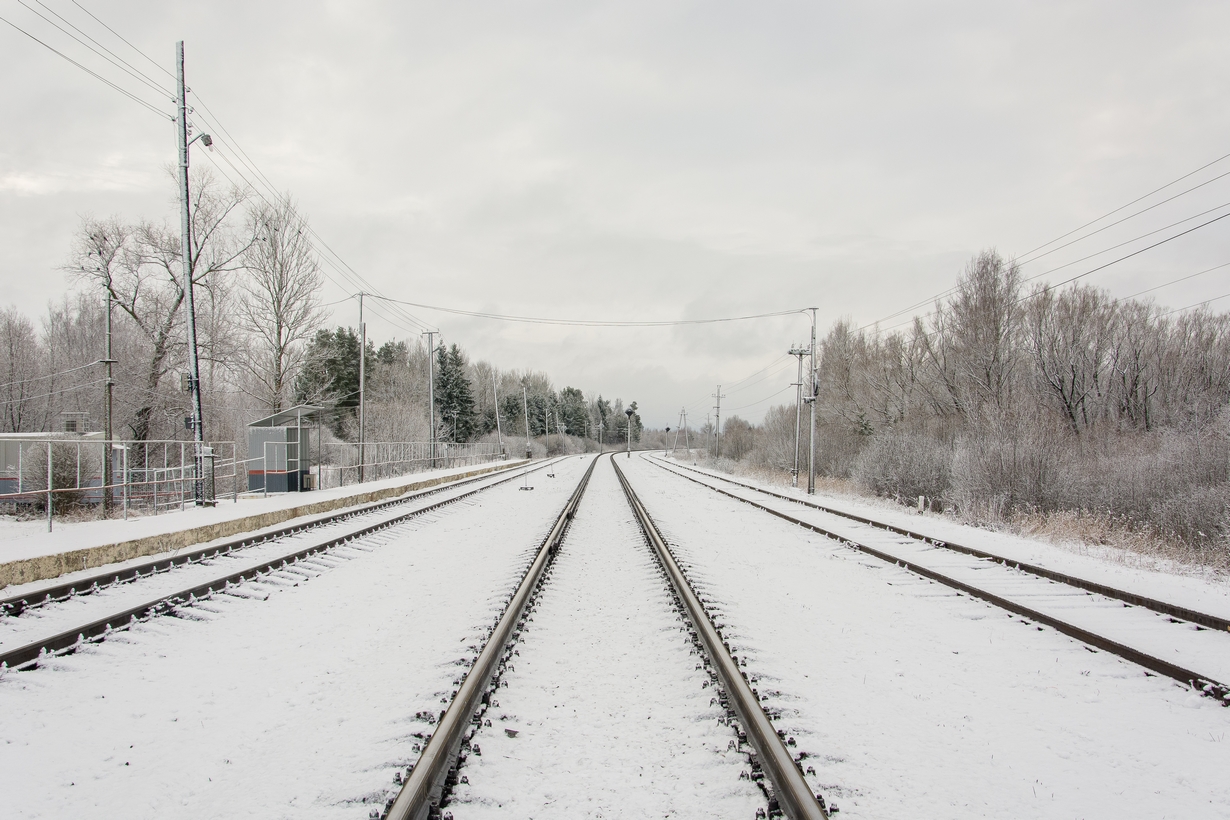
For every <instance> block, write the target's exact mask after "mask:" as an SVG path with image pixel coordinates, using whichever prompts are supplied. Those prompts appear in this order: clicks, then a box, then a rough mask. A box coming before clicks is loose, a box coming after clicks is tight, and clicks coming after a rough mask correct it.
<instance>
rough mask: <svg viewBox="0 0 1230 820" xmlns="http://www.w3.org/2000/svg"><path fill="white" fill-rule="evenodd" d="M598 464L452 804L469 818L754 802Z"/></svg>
mask: <svg viewBox="0 0 1230 820" xmlns="http://www.w3.org/2000/svg"><path fill="white" fill-rule="evenodd" d="M666 584H667V582H666V581H665V580H664V579H663V578H662V577H661V575H660V574H659V571H658V568H657V564H656V563H655V561H654V558H653V556H652V554H651V553H650V551H649V547H648V546H647V545H646V544H645V541H644V538H643V537H642V535H641V533H640V530H639V528H638V527H637V525H636V523H635V520H634V518H633V516H632V512H631V510H630V509H629V507H628V503H627V500H626V499H625V498H624V495H623V491H622V490H621V489H620V487H619V484H618V481H617V480H616V478H615V473H614V470H612V468H611V465H610V463H609V461H608V460H607V459H603V460H602V461H600V462H599V464H598V466H597V468H596V469H595V471H594V475H593V478H592V479H591V480H590V483H589V488H588V489H587V491H586V494H585V497H584V498H583V499H582V501H581V504H580V507H579V509H578V512H577V516H576V518H575V520H574V521H573V523H572V525H571V528H570V529H569V531H568V535H567V538H566V540H565V541H564V545H563V548H562V549H561V551H560V553H559V554H558V556H557V557H556V559H555V564H554V571H553V576H552V579H551V581H550V582H549V583H548V584H547V586H546V587H545V589H544V591H543V592H542V593H541V595H540V597H539V601H538V605H537V611H536V612H535V613H534V614H533V616H532V621H531V622H530V623H528V624H527V627H528V628H527V629H526V630H524V632H523V637H522V638H521V640H520V642H519V644H518V652H519V653H520V654H519V656H517V657H515V658H514V664H513V669H512V671H509V672H506V673H505V675H504V678H503V680H504V681H506V682H507V686H506V688H501V689H500V690H499V691H498V695H497V701H498V703H499V706H498V707H493V708H491V709H489V710H488V712H487V717H488V719H490V720H491V722H492V726H491V728H487V729H483V730H481V731H480V732H479V734H478V736H477V737H476V738H475V740H474V742H475V743H477V744H478V745H479V746H480V748H481V755H475V754H471V755H470V756H469V757H468V759H467V761H466V764H465V766H464V767H463V768H462V769H461V774H462V775H465V776H466V777H467V778H468V780H469V784H468V785H467V784H464V783H463V784H461V785H459V786H458V788H457V791H456V792H455V797H454V801H453V802H450V804H449V810H450V811H451V812H452V813H453V816H454V817H456V818H457V820H467V818H496V817H500V818H503V817H533V818H538V819H539V820H545V818H580V817H629V818H646V817H679V818H685V817H694V818H709V817H742V818H746V820H751V818H752V817H753V816H754V815H755V812H756V808H757V807H758V806H762V805H763V798H762V796H761V794H760V792H759V790H758V789H757V788H755V787H754V785H753V784H752V783H751V781H749V780H740V779H739V774H740V772H741V771H742V770H743V769H744V768H746V764H747V761H746V758H744V757H743V756H742V755H740V754H739V753H738V752H737V751H734V750H728V746H729V744H730V742H731V741H732V740H733V739H734V738H735V733H734V732H733V730H732V729H731V728H730V727H728V726H726V725H725V724H724V722H721V721H722V720H723V718H724V713H723V711H722V710H720V709H719V708H718V707H717V706H715V705H711V703H710V700H711V698H712V696H713V691H714V690H712V689H710V688H708V687H707V684H708V680H709V679H708V676H707V675H705V673H704V672H702V671H698V670H697V669H696V665H697V662H698V658H697V656H696V655H695V653H694V651H693V650H692V648H691V644H690V643H689V642H688V640H687V634H686V632H685V631H684V630H683V628H682V627H683V620H682V618H681V616H680V615H679V614H678V612H677V611H676V610H675V609H674V607H673V603H672V601H671V598H670V595H669V593H668V591H667V586H666Z"/></svg>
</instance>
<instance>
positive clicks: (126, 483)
mask: <svg viewBox="0 0 1230 820" xmlns="http://www.w3.org/2000/svg"><path fill="white" fill-rule="evenodd" d="M121 469H123V471H124V476H123V478H124V520H125V521H127V520H128V445H127V444H125V445H124V456H123V463H122V467H121Z"/></svg>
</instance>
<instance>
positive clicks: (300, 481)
mask: <svg viewBox="0 0 1230 820" xmlns="http://www.w3.org/2000/svg"><path fill="white" fill-rule="evenodd" d="M323 413H324V408H323V407H316V406H314V405H310V404H300V405H298V406H296V407H291V408H290V409H288V410H282V411H280V412H277V413H274V414H273V415H272V416H267V417H265V418H263V419H258V420H257V421H254V422H252V423H251V424H249V425H248V492H265V493H299V492H304V491H307V490H311V489H314V488H315V486H316V478H317V476H316V475H315V474H313V473H312V467H313V466H315V465H314V463H313V454H314V453H320V442H321V423H322V415H323ZM313 434H315V435H314V436H313ZM313 437H314V438H315V440H316V444H315V447H313V446H312V439H313Z"/></svg>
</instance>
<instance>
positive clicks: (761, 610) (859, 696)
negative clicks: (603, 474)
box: [621, 459, 1230, 818]
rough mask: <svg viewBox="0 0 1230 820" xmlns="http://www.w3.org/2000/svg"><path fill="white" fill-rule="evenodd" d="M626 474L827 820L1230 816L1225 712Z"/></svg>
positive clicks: (836, 550)
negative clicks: (721, 628) (790, 743)
mask: <svg viewBox="0 0 1230 820" xmlns="http://www.w3.org/2000/svg"><path fill="white" fill-rule="evenodd" d="M624 464H627V465H628V466H627V467H626V471H627V473H628V475H629V479H630V480H631V481H632V483H633V486H634V487H635V489H636V490H637V492H638V494H639V495H640V496H641V499H642V501H643V502H644V503H645V505H646V507H647V508H648V510H649V512H650V514H651V515H652V516H653V517H654V519H655V521H656V522H657V524H658V526H659V527H660V528H661V529H662V531H663V533H664V535H665V537H666V538H667V539H668V541H669V542H670V544H671V547H672V549H673V550H674V552H675V555H676V558H677V559H678V560H680V561H681V563H683V564H684V566H685V567H689V568H690V569H689V572H690V575H691V579H692V582H693V584H694V585H695V586H696V587H697V592H698V593H699V594H701V595H702V596H703V597H706V598H708V599H711V600H712V601H713V604H712V606H711V611H713V612H715V613H716V617H717V619H718V620H719V621H722V622H724V623H725V634H726V636H727V637H728V638H730V641H731V648H732V651H734V652H736V653H737V654H738V655H739V656H740V657H745V656H746V657H747V658H748V660H749V665H748V670H749V673H750V676H751V678H752V679H753V680H754V685H756V686H758V687H759V690H760V693H761V695H762V697H763V698H764V701H765V706H766V707H767V709H769V710H770V712H771V713H772V712H774V711H778V710H779V711H780V717H779V718H778V719H777V726H778V727H779V728H781V729H784V730H786V731H787V732H788V733H789V734H790V735H791V736H793V737H795V738H796V740H797V742H798V749H799V750H800V751H803V752H805V753H807V755H808V757H807V758H806V759H805V760H804V763H803V765H804V766H813V767H814V768H815V770H816V774H815V775H809V778H808V779H809V781H810V782H811V783H812V784H813V786H815V787H816V789H817V790H819V791H821V792H822V793H824V794H825V796H826V798H828V799H829V800H830V801H831V802H836V803H837V804H838V805H839V806H840V808H841V812H842V813H841V815H839V817H851V818H858V817H866V818H892V817H937V818H938V817H943V818H984V817H1062V818H1103V817H1116V818H1118V817H1158V818H1160V817H1185V818H1214V817H1223V818H1224V817H1227V816H1230V777H1227V776H1226V772H1227V771H1230V709H1227V708H1224V707H1221V706H1218V705H1217V704H1216V703H1215V702H1213V701H1212V700H1211V699H1209V698H1205V697H1202V696H1200V695H1197V694H1195V693H1192V692H1191V691H1189V690H1187V689H1186V688H1184V687H1182V686H1179V685H1177V684H1175V683H1174V682H1173V681H1171V680H1169V679H1167V678H1161V677H1150V676H1146V675H1145V674H1144V673H1143V670H1141V668H1140V667H1137V666H1135V665H1134V664H1131V663H1128V662H1126V661H1122V660H1120V659H1118V658H1116V657H1114V656H1112V655H1109V654H1106V653H1102V652H1091V651H1090V650H1089V649H1088V648H1087V647H1085V646H1084V645H1083V644H1081V643H1079V642H1077V641H1074V640H1071V639H1069V638H1067V637H1065V636H1063V635H1060V634H1058V633H1056V632H1054V631H1053V630H1050V629H1040V628H1039V627H1037V626H1033V625H1026V624H1024V623H1022V622H1021V619H1019V618H1016V617H1013V616H1010V615H1009V614H1007V613H1005V612H1004V611H1003V610H1000V609H998V608H996V607H993V606H991V605H989V604H986V603H983V602H981V601H978V600H974V599H971V598H969V597H966V596H958V595H957V594H956V593H955V592H954V591H952V590H950V589H948V588H947V587H944V586H941V585H939V584H935V583H932V582H929V581H927V580H925V579H922V578H920V577H919V576H917V575H915V574H912V573H910V572H908V571H906V570H903V569H900V568H898V567H895V566H892V565H889V564H886V563H884V562H882V561H880V560H878V559H875V558H872V557H870V556H865V555H862V554H860V553H858V552H856V551H854V550H852V549H850V548H846V547H842V546H840V545H839V544H838V543H837V542H835V541H833V540H830V539H827V538H823V537H821V536H819V535H817V534H815V533H812V532H809V531H806V530H804V529H802V528H800V527H797V526H794V525H791V524H789V523H787V522H785V521H782V520H780V519H778V518H776V517H773V516H770V515H768V514H767V513H763V512H760V511H757V510H754V509H753V508H751V507H749V506H747V505H745V504H742V503H740V502H738V501H735V500H733V499H729V498H726V497H723V496H719V495H718V494H716V493H714V492H712V491H711V490H707V489H705V488H704V487H700V486H698V485H696V484H694V483H692V482H689V481H687V480H685V479H683V478H681V477H678V476H675V475H671V474H670V473H668V472H667V471H665V470H663V469H661V468H660V467H657V466H654V465H652V464H650V463H647V462H645V461H643V460H641V459H631V460H630V463H629V462H621V466H623V465H624ZM911 523H915V522H911ZM953 540H961V539H960V538H957V537H956V536H955V535H954V536H953ZM966 540H967V541H968V540H971V539H966ZM971 545H972V544H971ZM979 546H981V545H979Z"/></svg>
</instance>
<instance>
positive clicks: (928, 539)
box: [649, 456, 1230, 632]
mask: <svg viewBox="0 0 1230 820" xmlns="http://www.w3.org/2000/svg"><path fill="white" fill-rule="evenodd" d="M649 458H650V461H653V462H654V463H656V464H659V465H661V466H662V467H665V468H667V469H674V470H686V471H687V472H689V473H692V474H695V475H697V476H700V477H702V478H704V479H708V480H710V481H712V480H715V479H716V480H717V481H720V482H722V483H724V484H727V485H734V486H735V487H739V488H741V489H744V490H751V491H753V492H755V493H757V494H758V495H767V496H771V497H773V498H777V499H780V500H782V501H789V502H791V503H793V504H801V505H802V506H804V507H811V508H812V509H815V510H819V511H820V512H824V513H829V514H830V515H835V516H838V517H840V518H848V519H849V520H851V521H857V522H859V523H860V524H867V525H868V526H871V527H875V528H876V529H881V530H885V531H887V532H891V533H894V534H896V535H904V536H906V537H907V538H912V539H914V540H916V541H922V542H924V544H925V546H924V549H925V548H926V547H936V548H939V549H947V550H952V551H954V552H960V553H964V554H965V555H970V556H973V557H974V558H978V559H981V560H984V561H994V562H995V563H997V564H1002V565H1004V566H1007V567H1011V568H1013V569H1016V570H1019V571H1021V572H1028V573H1030V574H1031V575H1037V576H1038V577H1039V578H1045V579H1047V580H1048V581H1057V582H1059V583H1061V584H1067V585H1068V586H1072V587H1076V588H1077V589H1083V590H1085V591H1086V592H1095V593H1097V594H1099V595H1103V596H1105V597H1107V598H1114V599H1115V600H1118V601H1123V602H1124V603H1125V604H1130V605H1132V606H1142V607H1144V608H1145V609H1151V610H1153V611H1154V612H1157V613H1160V614H1162V615H1169V616H1171V617H1174V618H1180V619H1182V620H1184V621H1190V622H1191V623H1194V624H1199V625H1200V626H1203V627H1207V628H1209V629H1216V630H1219V631H1223V632H1230V618H1225V617H1222V616H1220V615H1215V614H1211V613H1208V612H1200V611H1198V610H1195V609H1191V608H1189V607H1186V606H1181V605H1179V604H1176V603H1173V602H1171V601H1162V600H1158V599H1157V598H1151V597H1149V596H1147V595H1141V594H1139V593H1136V592H1130V591H1128V590H1123V589H1116V588H1115V587H1112V586H1110V585H1108V584H1102V583H1098V582H1097V581H1091V580H1089V579H1088V578H1081V577H1079V576H1076V575H1072V574H1070V573H1066V572H1057V571H1056V570H1053V569H1048V568H1047V567H1042V566H1037V565H1035V564H1030V563H1028V562H1025V561H1018V560H1016V559H1013V558H1008V557H1005V556H1003V555H998V554H996V553H992V552H987V551H986V550H980V549H977V548H975V547H968V546H965V545H963V544H958V543H956V542H955V541H950V540H947V539H943V538H937V537H936V536H934V535H927V534H925V533H921V532H915V531H914V530H912V529H909V528H908V527H901V526H898V525H896V524H891V523H889V522H887V521H879V520H876V519H874V518H868V517H867V516H863V515H858V514H856V513H852V512H849V511H848V510H838V509H835V508H833V507H827V506H825V505H823V504H818V503H816V502H814V501H809V500H806V499H802V498H799V497H797V496H791V495H787V494H785V493H779V492H775V491H773V490H769V489H766V488H764V487H757V486H755V485H753V484H748V483H747V482H744V481H737V480H735V479H733V478H730V477H729V476H724V475H719V474H717V473H713V472H709V471H706V470H698V469H696V468H695V467H689V466H687V465H686V464H668V463H667V462H665V461H663V460H662V459H660V458H656V457H653V456H650V457H649Z"/></svg>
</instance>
